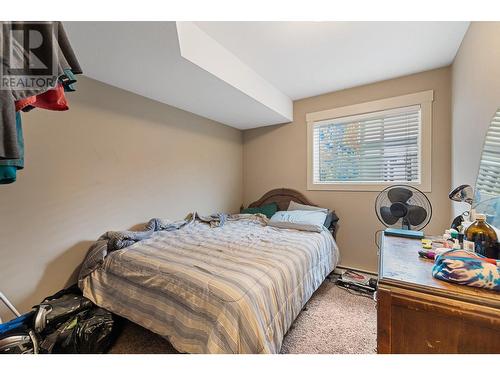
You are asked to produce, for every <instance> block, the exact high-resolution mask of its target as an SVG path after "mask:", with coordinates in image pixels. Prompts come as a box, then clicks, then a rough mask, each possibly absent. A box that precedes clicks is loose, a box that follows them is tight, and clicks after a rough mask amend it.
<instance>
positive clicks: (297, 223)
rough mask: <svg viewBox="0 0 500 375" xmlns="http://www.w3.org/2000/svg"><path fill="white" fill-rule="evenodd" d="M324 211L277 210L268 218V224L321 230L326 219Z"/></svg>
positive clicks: (287, 227)
mask: <svg viewBox="0 0 500 375" xmlns="http://www.w3.org/2000/svg"><path fill="white" fill-rule="evenodd" d="M326 215H327V214H326V212H325V211H309V210H307V211H305V210H304V211H303V210H294V211H278V212H276V213H275V214H274V215H273V216H272V217H271V220H269V225H270V226H272V227H276V228H282V229H297V230H305V231H309V232H321V231H322V230H323V229H325V227H324V225H323V224H324V222H325V219H326Z"/></svg>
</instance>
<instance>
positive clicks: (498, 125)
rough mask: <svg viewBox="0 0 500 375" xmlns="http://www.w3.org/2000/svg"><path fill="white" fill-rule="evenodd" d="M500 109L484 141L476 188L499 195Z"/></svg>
mask: <svg viewBox="0 0 500 375" xmlns="http://www.w3.org/2000/svg"><path fill="white" fill-rule="evenodd" d="M499 175H500V109H498V111H497V112H496V113H495V116H494V117H493V120H492V122H491V124H490V127H489V129H488V132H487V133H486V139H485V141H484V147H483V154H482V157H481V164H480V165H479V174H478V177H477V182H476V189H477V190H479V191H481V192H483V193H487V194H491V195H493V196H497V195H500V178H499Z"/></svg>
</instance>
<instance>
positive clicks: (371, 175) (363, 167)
mask: <svg viewBox="0 0 500 375" xmlns="http://www.w3.org/2000/svg"><path fill="white" fill-rule="evenodd" d="M432 98H433V94H432V91H426V92H423V93H416V94H410V95H405V96H400V97H396V98H389V99H384V100H379V101H375V102H369V103H363V104H357V105H354V106H349V107H341V108H336V109H333V110H328V111H322V112H316V113H310V114H308V115H307V122H308V153H309V162H308V189H309V190H368V191H371V190H373V191H377V190H380V189H381V188H383V187H385V186H388V185H392V184H409V185H414V186H418V187H420V188H421V189H423V190H424V191H430V134H431V131H430V130H431V129H430V122H431V104H432Z"/></svg>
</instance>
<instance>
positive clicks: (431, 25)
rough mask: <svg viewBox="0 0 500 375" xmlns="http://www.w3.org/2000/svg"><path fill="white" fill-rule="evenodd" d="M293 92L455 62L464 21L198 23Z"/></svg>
mask: <svg viewBox="0 0 500 375" xmlns="http://www.w3.org/2000/svg"><path fill="white" fill-rule="evenodd" d="M196 24H197V25H198V26H199V27H200V28H201V29H203V30H204V31H205V32H206V33H207V34H209V35H210V36H212V37H213V38H214V39H216V40H217V41H218V42H219V43H221V44H222V45H223V46H224V47H226V48H227V49H228V50H229V51H231V52H232V53H234V54H235V55H236V56H237V57H239V58H240V59H241V60H242V61H243V62H244V63H246V64H248V65H249V66H251V67H252V68H253V69H254V70H255V71H256V72H257V73H258V74H260V75H261V76H262V77H263V78H264V79H266V80H268V81H269V82H270V83H271V84H273V85H274V86H276V88H278V89H279V90H281V91H282V92H283V93H285V94H286V95H288V96H289V97H290V98H291V99H293V100H296V99H301V98H306V97H310V96H314V95H319V94H323V93H327V92H331V91H336V90H341V89H345V88H349V87H355V86H359V85H363V84H367V83H371V82H377V81H381V80H385V79H390V78H395V77H399V76H403V75H407V74H411V73H417V72H422V71H425V70H430V69H434V68H438V67H442V66H446V65H449V64H451V63H452V61H453V59H454V58H455V55H456V53H457V50H458V48H459V47H460V43H461V42H462V39H463V37H464V34H465V32H466V31H467V28H468V27H469V22H196Z"/></svg>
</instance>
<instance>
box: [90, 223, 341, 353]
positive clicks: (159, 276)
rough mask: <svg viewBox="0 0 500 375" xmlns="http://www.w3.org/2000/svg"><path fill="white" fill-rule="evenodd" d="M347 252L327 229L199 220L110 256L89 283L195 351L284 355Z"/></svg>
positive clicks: (95, 293) (109, 304)
mask: <svg viewBox="0 0 500 375" xmlns="http://www.w3.org/2000/svg"><path fill="white" fill-rule="evenodd" d="M338 259H339V252H338V248H337V245H336V243H335V240H334V239H333V237H332V235H331V234H330V232H328V231H327V230H326V229H325V230H324V231H322V232H321V233H313V232H305V231H298V230H293V229H279V228H273V227H269V226H266V225H265V224H263V223H262V222H260V221H256V220H251V219H248V220H240V221H235V222H227V223H226V224H225V225H224V226H222V227H215V228H212V227H211V226H210V225H208V224H205V223H201V222H193V223H191V224H189V225H186V226H185V227H183V228H181V229H179V230H175V231H171V232H156V233H155V234H154V235H153V236H152V237H151V238H149V239H147V240H143V241H140V242H138V243H136V244H134V245H132V246H129V247H127V248H124V249H121V250H117V251H114V252H112V253H111V254H109V255H108V256H107V257H106V259H105V260H104V263H103V265H102V266H101V267H100V268H98V269H96V270H94V271H93V272H92V273H91V274H90V275H89V276H87V277H85V278H84V279H83V280H82V284H81V286H82V289H83V293H84V295H85V296H86V297H87V298H89V299H91V300H92V301H93V302H94V303H96V304H97V305H98V306H101V307H103V308H105V309H108V310H110V311H112V312H113V313H116V314H118V315H120V316H123V317H125V318H127V319H129V320H131V321H133V322H135V323H137V324H139V325H141V326H143V327H145V328H147V329H149V330H151V331H153V332H155V333H157V334H159V335H162V336H164V337H166V338H167V339H168V340H169V341H170V342H171V344H172V345H173V346H174V347H175V348H176V349H177V350H178V351H180V352H186V353H278V352H279V350H280V348H281V343H282V341H283V337H284V335H285V334H286V332H287V331H288V329H289V328H290V326H291V324H292V323H293V321H294V320H295V318H296V317H297V315H298V314H299V313H300V311H301V309H302V308H303V307H304V305H305V304H306V302H307V301H308V300H309V298H310V297H311V296H312V294H313V293H314V291H315V290H316V289H317V288H318V287H319V286H320V285H321V283H322V282H323V281H324V279H325V277H326V276H327V275H328V274H329V273H330V272H331V271H332V270H333V269H334V268H335V266H336V264H337V262H338Z"/></svg>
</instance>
